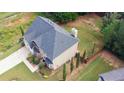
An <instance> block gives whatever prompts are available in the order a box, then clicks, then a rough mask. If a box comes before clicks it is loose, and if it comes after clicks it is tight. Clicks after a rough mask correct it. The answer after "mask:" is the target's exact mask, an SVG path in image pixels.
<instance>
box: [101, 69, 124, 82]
mask: <svg viewBox="0 0 124 93" xmlns="http://www.w3.org/2000/svg"><path fill="white" fill-rule="evenodd" d="M99 76H100V77H102V79H104V81H122V80H124V68H120V69H116V70H112V71H109V72H106V73H103V74H100V75H99Z"/></svg>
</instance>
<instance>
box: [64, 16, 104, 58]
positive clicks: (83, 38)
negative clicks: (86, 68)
mask: <svg viewBox="0 0 124 93" xmlns="http://www.w3.org/2000/svg"><path fill="white" fill-rule="evenodd" d="M91 18H93V19H94V20H95V22H94V24H95V25H96V26H97V27H100V26H101V23H102V22H101V19H100V18H99V17H92V16H91ZM72 24H75V25H73V26H68V25H65V28H66V29H67V30H68V31H71V28H72V27H76V28H77V29H78V37H79V40H80V42H79V50H80V51H81V53H83V51H84V50H87V55H88V56H89V55H90V54H91V50H92V48H93V43H96V47H95V52H97V51H99V50H100V49H101V48H102V47H103V36H102V34H101V33H100V32H97V31H94V29H93V28H92V27H91V26H90V25H88V24H86V23H83V22H82V23H81V22H80V23H79V24H78V25H77V23H74V22H73V23H72Z"/></svg>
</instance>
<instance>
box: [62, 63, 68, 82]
mask: <svg viewBox="0 0 124 93" xmlns="http://www.w3.org/2000/svg"><path fill="white" fill-rule="evenodd" d="M66 74H67V73H66V64H64V65H63V80H64V81H65V80H66Z"/></svg>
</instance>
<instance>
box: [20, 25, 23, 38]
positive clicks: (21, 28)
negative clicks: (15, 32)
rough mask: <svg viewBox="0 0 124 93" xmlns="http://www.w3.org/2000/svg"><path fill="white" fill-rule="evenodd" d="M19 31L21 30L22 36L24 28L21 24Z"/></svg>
mask: <svg viewBox="0 0 124 93" xmlns="http://www.w3.org/2000/svg"><path fill="white" fill-rule="evenodd" d="M20 31H21V34H22V36H24V29H23V27H22V26H20Z"/></svg>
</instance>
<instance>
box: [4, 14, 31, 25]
mask: <svg viewBox="0 0 124 93" xmlns="http://www.w3.org/2000/svg"><path fill="white" fill-rule="evenodd" d="M31 17H32V13H25V14H24V15H23V17H20V18H17V19H16V20H13V21H8V22H7V23H6V25H5V26H6V27H13V26H15V25H18V24H22V23H25V22H27V20H29V19H30V18H31Z"/></svg>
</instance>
